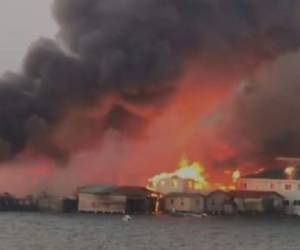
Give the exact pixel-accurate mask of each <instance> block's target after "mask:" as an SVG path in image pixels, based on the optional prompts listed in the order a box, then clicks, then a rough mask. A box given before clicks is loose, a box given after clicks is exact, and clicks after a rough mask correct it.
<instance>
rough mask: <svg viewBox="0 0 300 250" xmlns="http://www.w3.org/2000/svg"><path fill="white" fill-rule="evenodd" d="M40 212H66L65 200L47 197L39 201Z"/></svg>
mask: <svg viewBox="0 0 300 250" xmlns="http://www.w3.org/2000/svg"><path fill="white" fill-rule="evenodd" d="M37 206H38V210H39V211H41V212H54V213H62V212H64V207H63V199H61V198H58V197H45V198H41V199H39V200H38V203H37Z"/></svg>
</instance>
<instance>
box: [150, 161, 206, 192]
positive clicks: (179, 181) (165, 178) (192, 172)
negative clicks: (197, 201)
mask: <svg viewBox="0 0 300 250" xmlns="http://www.w3.org/2000/svg"><path fill="white" fill-rule="evenodd" d="M207 186H208V182H207V180H206V178H205V174H204V168H203V167H202V166H201V165H200V164H199V163H198V162H189V160H188V159H187V158H185V157H183V158H182V159H181V161H180V162H179V166H178V169H177V170H176V171H174V172H172V173H161V174H158V175H156V176H154V177H152V178H150V179H149V184H148V187H149V188H150V189H151V190H155V191H156V192H159V193H162V194H169V193H193V192H196V191H197V190H201V189H203V188H206V187H207Z"/></svg>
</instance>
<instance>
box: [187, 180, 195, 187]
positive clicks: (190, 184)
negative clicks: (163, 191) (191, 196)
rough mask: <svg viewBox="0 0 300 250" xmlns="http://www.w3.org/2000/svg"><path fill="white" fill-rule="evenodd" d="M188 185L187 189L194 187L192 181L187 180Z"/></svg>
mask: <svg viewBox="0 0 300 250" xmlns="http://www.w3.org/2000/svg"><path fill="white" fill-rule="evenodd" d="M188 187H189V189H193V188H194V183H193V182H192V181H189V182H188Z"/></svg>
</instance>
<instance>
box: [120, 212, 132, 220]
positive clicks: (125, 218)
mask: <svg viewBox="0 0 300 250" xmlns="http://www.w3.org/2000/svg"><path fill="white" fill-rule="evenodd" d="M122 220H123V221H124V222H128V221H130V220H132V217H131V216H130V215H128V214H125V215H124V216H123V218H122Z"/></svg>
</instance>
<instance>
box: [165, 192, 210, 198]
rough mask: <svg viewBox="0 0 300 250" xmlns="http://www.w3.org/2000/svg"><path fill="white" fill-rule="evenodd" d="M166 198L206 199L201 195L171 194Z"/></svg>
mask: <svg viewBox="0 0 300 250" xmlns="http://www.w3.org/2000/svg"><path fill="white" fill-rule="evenodd" d="M165 197H166V198H168V197H170V198H184V197H191V198H197V197H205V195H203V194H201V193H169V194H167V195H166V196H165Z"/></svg>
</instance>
